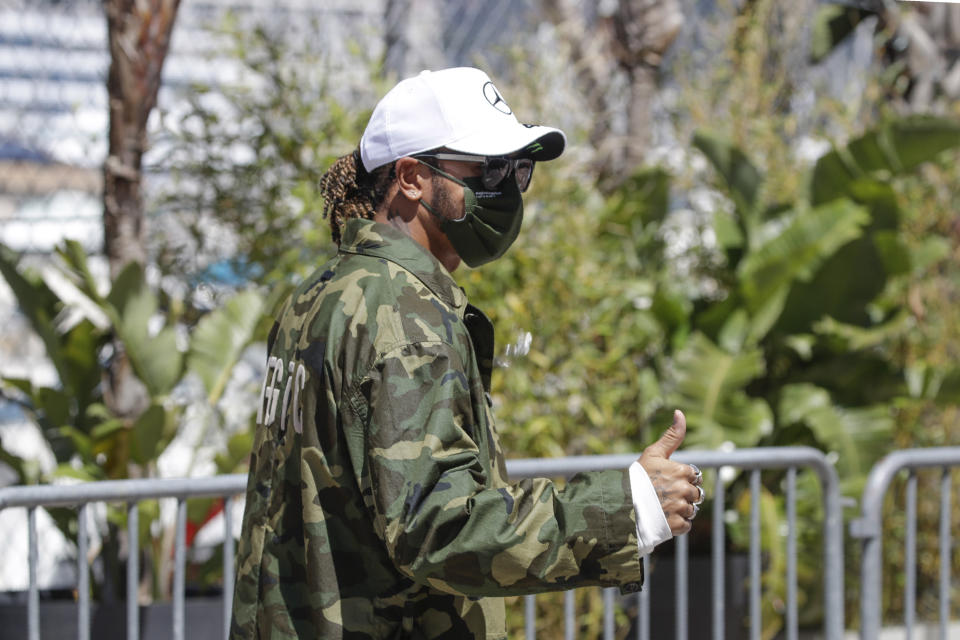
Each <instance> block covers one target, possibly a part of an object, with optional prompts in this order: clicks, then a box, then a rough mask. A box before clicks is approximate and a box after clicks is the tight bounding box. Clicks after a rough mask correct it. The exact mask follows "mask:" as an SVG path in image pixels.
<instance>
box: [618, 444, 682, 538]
mask: <svg viewBox="0 0 960 640" xmlns="http://www.w3.org/2000/svg"><path fill="white" fill-rule="evenodd" d="M629 472H630V492H631V493H632V495H633V510H634V511H635V512H636V514H637V546H638V547H639V548H640V555H641V556H643V555H646V554H648V553H650V552H651V551H653V548H654V547H655V546H657V545H658V544H660V543H661V542H665V541H667V540H669V539H670V538H672V537H673V533H672V532H671V531H670V525H668V524H667V517H666V516H665V515H664V514H663V508H662V507H661V506H660V498H658V497H657V492H656V490H655V489H654V488H653V483H652V482H650V478H649V476H647V472H646V470H645V469H644V468H643V466H642V465H641V464H640V461H639V460H635V461H634V462H633V464H631V465H630V469H629Z"/></svg>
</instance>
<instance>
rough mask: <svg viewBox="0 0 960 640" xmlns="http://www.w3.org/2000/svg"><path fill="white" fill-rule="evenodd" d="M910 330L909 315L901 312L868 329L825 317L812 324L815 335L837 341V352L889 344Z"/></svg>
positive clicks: (835, 347)
mask: <svg viewBox="0 0 960 640" xmlns="http://www.w3.org/2000/svg"><path fill="white" fill-rule="evenodd" d="M909 329H910V314H909V313H908V312H907V311H905V310H903V311H900V313H898V314H897V315H896V316H894V317H893V318H891V319H890V320H888V321H887V322H885V323H883V324H881V325H878V326H875V327H869V328H863V327H859V326H857V325H851V324H845V323H843V322H837V321H836V320H834V319H833V318H830V317H826V318H823V319H822V320H820V321H818V322H816V323H814V325H813V330H814V332H815V333H816V334H818V335H821V336H826V337H830V338H833V339H835V340H839V341H840V343H841V344H839V345H835V346H834V349H835V350H837V351H859V350H861V349H867V348H870V347H875V346H879V345H882V344H885V343H889V341H890V340H892V339H894V338H897V337H899V336H902V335H904V334H905V333H906V332H907V331H909Z"/></svg>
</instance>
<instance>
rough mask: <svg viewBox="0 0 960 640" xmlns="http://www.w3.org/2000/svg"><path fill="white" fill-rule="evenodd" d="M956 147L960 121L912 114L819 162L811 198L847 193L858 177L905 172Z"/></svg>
mask: <svg viewBox="0 0 960 640" xmlns="http://www.w3.org/2000/svg"><path fill="white" fill-rule="evenodd" d="M956 147H960V121H958V120H954V119H949V118H939V117H933V116H909V117H906V118H902V119H899V120H893V121H891V122H887V123H886V124H883V125H881V126H879V127H877V128H875V129H873V130H871V131H868V132H867V133H865V134H863V135H862V136H860V137H859V138H856V139H854V140H852V141H850V143H849V144H848V145H847V146H846V147H845V148H842V149H835V150H834V151H832V152H830V153H828V154H826V155H824V156H823V157H822V158H820V160H819V161H817V164H816V166H815V167H814V170H813V180H812V182H811V200H812V202H813V204H815V205H818V204H823V203H825V202H829V201H830V200H833V199H836V198H841V197H844V196H847V195H849V186H850V183H851V182H853V181H854V180H856V179H857V178H860V177H866V176H868V175H870V174H885V175H882V176H881V177H889V176H895V175H903V174H905V173H907V172H909V171H912V170H913V169H915V168H916V167H918V166H919V165H921V164H923V163H924V162H929V161H931V160H934V159H936V157H937V156H938V155H939V154H941V153H943V152H944V151H946V150H948V149H953V148H956Z"/></svg>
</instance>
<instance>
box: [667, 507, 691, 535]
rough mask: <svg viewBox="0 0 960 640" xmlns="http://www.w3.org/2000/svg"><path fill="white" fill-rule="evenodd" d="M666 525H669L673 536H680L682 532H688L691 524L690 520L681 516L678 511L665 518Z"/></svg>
mask: <svg viewBox="0 0 960 640" xmlns="http://www.w3.org/2000/svg"><path fill="white" fill-rule="evenodd" d="M667 525H669V526H670V533H672V534H673V535H674V536H682V535H683V534H685V533H687V532H689V531H690V528H691V526H692V524H691V522H690V521H689V520H687V519H686V518H684V517H683V516H681V515H680V514H679V513H674V514H673V515H671V516H670V517H669V518H667Z"/></svg>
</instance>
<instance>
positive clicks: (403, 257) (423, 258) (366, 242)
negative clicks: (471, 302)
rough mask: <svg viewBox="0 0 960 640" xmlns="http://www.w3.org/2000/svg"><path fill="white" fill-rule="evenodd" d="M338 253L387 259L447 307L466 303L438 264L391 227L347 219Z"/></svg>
mask: <svg viewBox="0 0 960 640" xmlns="http://www.w3.org/2000/svg"><path fill="white" fill-rule="evenodd" d="M340 252H341V253H354V254H357V255H364V256H373V257H376V258H382V259H384V260H389V261H390V262H393V263H395V264H397V265H399V266H400V267H402V268H403V269H406V270H407V271H409V272H410V273H412V274H413V275H415V276H416V277H417V279H419V280H420V281H421V282H422V283H423V284H424V285H426V286H427V288H429V289H430V291H432V292H433V294H434V295H436V296H437V297H438V298H440V299H441V300H443V302H444V303H446V304H448V305H450V306H451V307H456V308H460V307H463V306H464V305H465V304H466V302H467V296H466V295H465V294H464V293H463V291H462V290H461V289H460V287H458V286H457V283H456V281H454V279H453V276H451V275H450V272H449V271H447V270H446V269H445V268H444V266H443V265H442V264H440V261H439V260H437V259H436V258H435V257H433V255H431V254H430V252H429V251H427V250H426V249H424V248H423V247H421V246H420V245H419V244H417V243H416V242H415V241H414V240H413V238H411V237H410V236H408V235H406V234H404V233H403V232H401V231H398V230H397V229H394V228H393V227H391V226H388V225H385V224H381V223H379V222H374V221H373V220H363V219H360V218H351V219H350V220H347V224H346V225H345V226H344V229H343V237H342V238H341V240H340Z"/></svg>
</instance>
